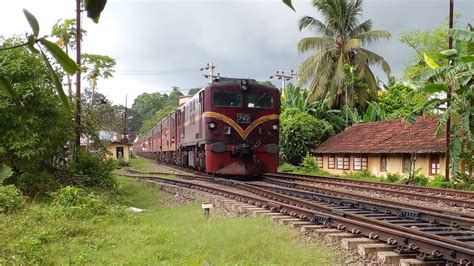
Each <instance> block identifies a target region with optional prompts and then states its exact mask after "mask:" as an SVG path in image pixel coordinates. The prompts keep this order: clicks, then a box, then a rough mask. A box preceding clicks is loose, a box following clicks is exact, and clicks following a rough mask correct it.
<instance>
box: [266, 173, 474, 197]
mask: <svg viewBox="0 0 474 266" xmlns="http://www.w3.org/2000/svg"><path fill="white" fill-rule="evenodd" d="M266 175H279V176H282V175H285V176H288V177H292V176H299V177H307V178H311V179H324V180H332V181H336V182H345V183H360V184H367V185H371V186H375V187H386V188H388V187H389V188H394V189H402V190H411V191H415V192H423V193H430V194H438V195H444V196H450V197H458V198H466V199H474V192H471V191H466V190H457V189H444V188H428V187H422V186H417V185H405V184H394V183H382V182H376V181H367V180H353V179H348V178H340V177H327V176H318V175H305V174H292V173H281V172H280V173H278V174H266Z"/></svg>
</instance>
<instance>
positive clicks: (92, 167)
mask: <svg viewBox="0 0 474 266" xmlns="http://www.w3.org/2000/svg"><path fill="white" fill-rule="evenodd" d="M115 168H116V163H115V161H114V160H113V159H105V158H102V157H101V156H99V155H97V154H94V153H91V152H89V151H86V150H80V151H79V152H78V153H77V161H75V162H72V163H71V165H70V167H69V170H70V175H72V176H73V180H71V182H69V183H70V184H71V183H72V184H77V185H78V186H81V187H96V188H104V189H110V188H115V185H116V183H115V179H114V178H113V176H112V171H113V170H114V169H115Z"/></svg>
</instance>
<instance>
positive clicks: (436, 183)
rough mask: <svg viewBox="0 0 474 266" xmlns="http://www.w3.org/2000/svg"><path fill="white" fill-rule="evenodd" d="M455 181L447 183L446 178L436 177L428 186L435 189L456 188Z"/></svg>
mask: <svg viewBox="0 0 474 266" xmlns="http://www.w3.org/2000/svg"><path fill="white" fill-rule="evenodd" d="M456 185H457V184H456V183H455V182H454V181H445V180H444V176H442V175H436V176H435V177H434V178H433V179H432V180H430V181H429V183H428V186H429V187H434V188H456Z"/></svg>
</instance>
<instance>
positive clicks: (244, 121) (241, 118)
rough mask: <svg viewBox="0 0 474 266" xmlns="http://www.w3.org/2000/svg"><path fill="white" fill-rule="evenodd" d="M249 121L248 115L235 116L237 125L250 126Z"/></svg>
mask: <svg viewBox="0 0 474 266" xmlns="http://www.w3.org/2000/svg"><path fill="white" fill-rule="evenodd" d="M251 120H252V119H251V117H250V114H237V123H241V124H250V122H252V121H251Z"/></svg>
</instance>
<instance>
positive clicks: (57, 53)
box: [0, 9, 77, 109]
mask: <svg viewBox="0 0 474 266" xmlns="http://www.w3.org/2000/svg"><path fill="white" fill-rule="evenodd" d="M23 13H24V14H25V17H26V19H27V20H28V23H29V24H30V27H31V29H32V31H33V34H27V35H26V41H20V40H19V38H15V39H13V41H12V40H10V42H5V43H4V44H3V47H0V51H2V50H3V51H6V50H12V49H18V48H22V47H27V48H28V49H29V50H30V51H31V52H32V53H41V56H42V58H43V60H44V63H45V64H46V67H47V68H48V69H49V73H50V77H51V79H52V82H53V84H54V87H55V89H56V92H57V93H58V95H59V98H60V100H61V101H62V103H63V106H64V107H65V108H67V109H69V101H68V99H67V97H66V95H65V93H64V90H63V87H62V83H61V82H60V80H59V77H58V74H57V73H56V71H55V70H54V69H53V66H52V65H51V63H50V61H49V58H48V56H47V55H46V53H45V52H44V51H43V49H46V50H48V52H49V54H50V55H52V56H53V57H54V59H55V60H56V63H58V64H59V65H60V66H61V68H62V69H63V70H64V71H66V72H67V73H69V74H74V73H75V72H76V71H77V65H76V63H74V61H73V60H72V59H71V58H69V56H68V55H67V53H65V52H64V51H63V50H61V48H60V47H59V46H58V45H57V44H55V43H53V42H50V41H49V40H47V39H46V36H45V37H41V38H38V34H39V24H38V21H37V20H36V18H35V17H34V16H33V14H31V13H30V12H28V10H26V9H23ZM35 45H36V47H37V48H38V49H37V48H35ZM10 80H13V81H16V80H15V79H13V78H12V77H10V76H8V75H0V89H1V90H3V91H4V93H5V94H6V95H7V96H10V98H16V97H14V96H15V95H10V94H11V90H10V88H11V86H10V85H9V84H10V83H11V82H10Z"/></svg>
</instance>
